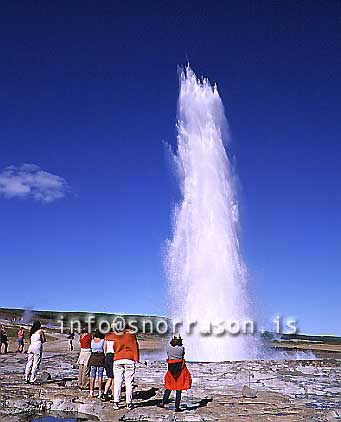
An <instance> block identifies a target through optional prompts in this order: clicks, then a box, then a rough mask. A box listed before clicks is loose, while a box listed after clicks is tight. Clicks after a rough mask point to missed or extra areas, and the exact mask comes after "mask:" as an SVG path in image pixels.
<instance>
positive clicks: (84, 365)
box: [77, 327, 92, 390]
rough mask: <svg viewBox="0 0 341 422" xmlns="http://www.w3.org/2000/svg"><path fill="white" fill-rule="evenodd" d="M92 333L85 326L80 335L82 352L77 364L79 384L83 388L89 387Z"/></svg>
mask: <svg viewBox="0 0 341 422" xmlns="http://www.w3.org/2000/svg"><path fill="white" fill-rule="evenodd" d="M91 340H92V337H91V334H90V333H88V329H87V328H86V327H85V328H83V329H82V331H81V333H80V336H79V345H80V347H81V352H80V354H79V357H78V361H77V364H78V365H79V371H78V386H79V388H80V389H81V390H83V389H86V388H88V387H89V368H88V362H89V359H90V356H91Z"/></svg>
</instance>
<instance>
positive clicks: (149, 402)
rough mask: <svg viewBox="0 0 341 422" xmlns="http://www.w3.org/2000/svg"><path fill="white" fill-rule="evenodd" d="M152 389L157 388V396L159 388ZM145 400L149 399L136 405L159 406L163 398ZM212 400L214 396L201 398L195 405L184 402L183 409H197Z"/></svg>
mask: <svg viewBox="0 0 341 422" xmlns="http://www.w3.org/2000/svg"><path fill="white" fill-rule="evenodd" d="M150 390H155V393H154V394H153V396H155V394H156V391H157V388H151V389H150ZM150 390H148V391H147V392H149V391H150ZM142 393H145V392H142ZM153 396H152V397H153ZM150 398H151V397H150ZM145 400H147V401H145V402H143V403H138V404H136V407H152V406H158V405H160V403H162V400H160V399H152V400H148V398H146V399H145ZM212 401H213V399H212V398H205V399H201V400H200V401H199V402H196V403H195V404H193V405H192V404H191V405H187V404H184V405H183V407H182V408H183V410H188V411H192V410H197V409H199V408H200V407H206V406H207V404H208V403H211V402H212ZM172 402H174V400H172V399H171V400H169V401H168V402H167V403H166V404H171V403H172ZM164 409H165V410H169V408H167V407H164Z"/></svg>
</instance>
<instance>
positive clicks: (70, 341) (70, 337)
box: [67, 331, 75, 352]
mask: <svg viewBox="0 0 341 422" xmlns="http://www.w3.org/2000/svg"><path fill="white" fill-rule="evenodd" d="M67 338H68V340H69V345H70V352H72V351H73V340H74V338H75V334H74V332H73V331H70V334H69V335H68V337H67Z"/></svg>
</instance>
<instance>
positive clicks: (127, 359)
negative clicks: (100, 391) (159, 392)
mask: <svg viewBox="0 0 341 422" xmlns="http://www.w3.org/2000/svg"><path fill="white" fill-rule="evenodd" d="M114 352H115V356H114V405H113V408H114V410H118V409H119V406H118V404H119V401H120V395H121V389H122V383H123V376H124V381H125V386H126V405H127V408H128V409H129V410H131V409H133V403H132V401H133V381H134V374H135V364H136V363H137V362H139V360H140V352H139V345H138V342H137V339H136V335H135V333H133V332H132V331H131V330H130V327H129V324H126V327H125V329H124V330H123V331H122V332H116V333H114Z"/></svg>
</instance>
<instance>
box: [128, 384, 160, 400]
mask: <svg viewBox="0 0 341 422" xmlns="http://www.w3.org/2000/svg"><path fill="white" fill-rule="evenodd" d="M158 390H159V389H158V388H155V387H151V388H150V389H149V390H142V391H135V392H134V393H133V399H137V400H149V399H151V398H152V397H154V396H155V395H156V392H157V391H158ZM152 401H156V402H157V400H152Z"/></svg>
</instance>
